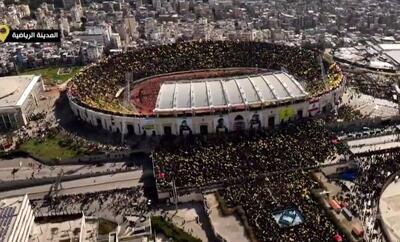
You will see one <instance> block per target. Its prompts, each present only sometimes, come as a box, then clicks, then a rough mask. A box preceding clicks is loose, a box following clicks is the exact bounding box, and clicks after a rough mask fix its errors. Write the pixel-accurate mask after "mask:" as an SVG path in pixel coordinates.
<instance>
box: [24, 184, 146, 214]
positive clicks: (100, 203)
mask: <svg viewBox="0 0 400 242" xmlns="http://www.w3.org/2000/svg"><path fill="white" fill-rule="evenodd" d="M31 203H32V207H33V209H34V211H35V212H36V214H37V215H38V216H45V215H49V214H53V215H55V214H56V215H64V214H73V213H80V212H81V211H83V212H84V213H85V214H86V215H89V216H90V215H93V216H101V215H104V216H111V215H112V216H124V215H127V216H128V215H138V214H144V213H146V212H147V211H148V206H147V203H146V200H145V199H144V198H143V188H142V187H140V186H138V187H131V188H121V189H113V190H108V191H101V192H92V193H84V194H73V195H59V196H54V197H51V198H47V199H46V200H45V201H43V200H33V201H32V202H31Z"/></svg>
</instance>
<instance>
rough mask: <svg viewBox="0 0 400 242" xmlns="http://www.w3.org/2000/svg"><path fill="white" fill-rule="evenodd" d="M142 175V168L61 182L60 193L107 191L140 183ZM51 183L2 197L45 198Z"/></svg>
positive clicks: (0, 194)
mask: <svg viewBox="0 0 400 242" xmlns="http://www.w3.org/2000/svg"><path fill="white" fill-rule="evenodd" d="M141 176H142V171H141V170H136V171H131V172H123V173H117V174H113V175H104V176H98V177H92V178H84V179H78V180H73V181H67V182H63V183H61V186H62V189H61V191H60V193H59V194H76V193H87V192H95V191H105V190H111V189H114V188H126V187H132V186H136V185H138V184H139V179H140V177H141ZM50 186H51V185H41V186H34V187H29V188H23V189H17V190H13V191H7V192H2V193H0V198H4V197H11V196H19V195H24V194H28V196H29V198H30V199H39V198H43V196H45V195H46V194H48V192H49V190H50Z"/></svg>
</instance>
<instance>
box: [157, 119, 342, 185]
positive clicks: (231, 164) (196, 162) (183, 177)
mask: <svg viewBox="0 0 400 242" xmlns="http://www.w3.org/2000/svg"><path fill="white" fill-rule="evenodd" d="M340 145H341V144H336V141H335V136H334V135H333V134H332V133H331V132H330V131H328V130H327V129H326V128H324V127H323V124H322V123H320V122H317V121H303V122H301V123H296V124H289V125H288V126H287V127H285V128H283V129H277V130H274V132H271V133H265V135H262V136H261V137H259V136H257V137H255V136H254V137H247V135H245V134H242V135H239V134H230V135H224V136H216V137H213V138H211V137H210V138H209V139H208V140H207V142H202V141H201V140H200V139H196V140H195V141H194V142H193V143H192V144H186V145H178V146H177V147H176V146H175V145H170V146H168V145H164V146H163V147H161V148H160V149H159V150H156V151H155V152H154V153H153V154H152V158H153V160H154V166H155V171H156V176H157V184H158V186H159V187H160V188H162V187H169V186H170V182H171V181H172V180H175V183H176V186H177V187H202V186H205V185H210V184H216V183H221V182H229V180H230V179H239V180H240V179H245V178H247V177H249V176H253V177H254V176H257V175H259V174H264V173H269V172H276V171H282V170H290V169H296V168H301V167H312V166H315V165H317V164H318V163H320V162H324V161H325V159H327V158H328V157H331V158H332V157H333V156H334V155H335V150H336V148H338V147H339V146H340Z"/></svg>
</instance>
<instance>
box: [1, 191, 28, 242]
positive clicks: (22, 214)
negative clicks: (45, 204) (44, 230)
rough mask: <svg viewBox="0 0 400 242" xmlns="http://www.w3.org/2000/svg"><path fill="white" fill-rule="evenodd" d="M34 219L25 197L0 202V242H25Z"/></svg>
mask: <svg viewBox="0 0 400 242" xmlns="http://www.w3.org/2000/svg"><path fill="white" fill-rule="evenodd" d="M34 219H35V217H34V215H33V210H32V207H31V205H30V203H29V199H28V196H27V195H25V196H20V197H13V198H6V199H3V200H1V201H0V224H1V225H2V229H1V230H0V241H6V242H27V241H28V239H29V234H30V231H31V229H32V225H33V223H34Z"/></svg>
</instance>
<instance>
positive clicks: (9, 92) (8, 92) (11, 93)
mask: <svg viewBox="0 0 400 242" xmlns="http://www.w3.org/2000/svg"><path fill="white" fill-rule="evenodd" d="M38 80H39V76H34V75H23V76H5V77H0V107H5V106H16V105H21V104H22V103H23V101H24V100H25V99H26V97H27V96H28V94H29V93H30V91H31V90H32V88H33V86H34V85H35V83H36V82H37V81H38Z"/></svg>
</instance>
